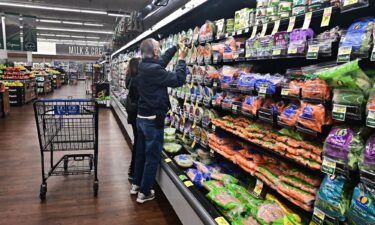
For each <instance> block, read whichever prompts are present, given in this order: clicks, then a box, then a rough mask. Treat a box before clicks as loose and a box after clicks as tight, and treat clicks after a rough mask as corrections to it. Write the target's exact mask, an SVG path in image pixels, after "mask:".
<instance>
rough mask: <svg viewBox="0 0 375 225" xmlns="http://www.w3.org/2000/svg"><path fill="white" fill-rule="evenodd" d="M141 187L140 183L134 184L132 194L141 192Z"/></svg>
mask: <svg viewBox="0 0 375 225" xmlns="http://www.w3.org/2000/svg"><path fill="white" fill-rule="evenodd" d="M139 189H140V187H139V186H138V185H135V184H132V188H131V189H130V194H131V195H136V194H138V192H139Z"/></svg>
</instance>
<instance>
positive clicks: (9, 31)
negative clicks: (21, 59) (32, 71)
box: [5, 14, 22, 51]
mask: <svg viewBox="0 0 375 225" xmlns="http://www.w3.org/2000/svg"><path fill="white" fill-rule="evenodd" d="M5 30H6V31H5V33H6V45H7V50H15V51H21V49H22V48H21V29H20V17H19V16H18V15H9V14H6V15H5Z"/></svg>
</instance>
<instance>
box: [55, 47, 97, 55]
mask: <svg viewBox="0 0 375 225" xmlns="http://www.w3.org/2000/svg"><path fill="white" fill-rule="evenodd" d="M103 53H104V46H87V45H64V44H56V54H57V55H59V54H64V55H82V56H100V55H102V54H103Z"/></svg>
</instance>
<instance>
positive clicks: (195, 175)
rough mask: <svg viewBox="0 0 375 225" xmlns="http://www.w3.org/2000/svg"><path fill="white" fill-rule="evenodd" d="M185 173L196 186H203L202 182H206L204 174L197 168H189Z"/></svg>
mask: <svg viewBox="0 0 375 225" xmlns="http://www.w3.org/2000/svg"><path fill="white" fill-rule="evenodd" d="M185 173H186V175H187V176H188V177H189V179H190V180H191V181H192V182H193V183H194V185H196V186H202V184H203V183H204V182H206V177H205V176H204V174H203V173H202V172H199V171H198V170H196V169H188V170H186V172H185Z"/></svg>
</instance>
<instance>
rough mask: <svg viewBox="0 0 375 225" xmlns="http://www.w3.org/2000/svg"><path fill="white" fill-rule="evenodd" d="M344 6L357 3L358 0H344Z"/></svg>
mask: <svg viewBox="0 0 375 225" xmlns="http://www.w3.org/2000/svg"><path fill="white" fill-rule="evenodd" d="M343 2H344V4H343V5H344V6H348V5H353V4H356V3H358V0H344V1H343Z"/></svg>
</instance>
